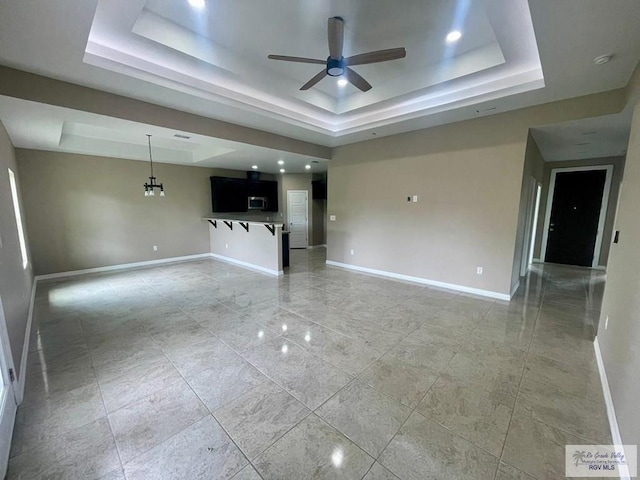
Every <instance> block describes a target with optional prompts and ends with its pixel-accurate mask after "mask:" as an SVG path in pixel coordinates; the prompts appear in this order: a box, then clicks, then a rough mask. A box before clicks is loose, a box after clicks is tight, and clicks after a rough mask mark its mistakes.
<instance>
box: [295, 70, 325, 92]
mask: <svg viewBox="0 0 640 480" xmlns="http://www.w3.org/2000/svg"><path fill="white" fill-rule="evenodd" d="M326 76H327V71H326V70H322V71H321V72H320V73H318V74H317V75H316V76H315V77H313V78H312V79H311V80H309V81H308V82H307V83H305V84H304V85H303V86H302V87H300V90H309V89H310V88H311V87H313V86H314V85H315V84H316V83H318V82H319V81H320V80H322V79H323V78H324V77H326Z"/></svg>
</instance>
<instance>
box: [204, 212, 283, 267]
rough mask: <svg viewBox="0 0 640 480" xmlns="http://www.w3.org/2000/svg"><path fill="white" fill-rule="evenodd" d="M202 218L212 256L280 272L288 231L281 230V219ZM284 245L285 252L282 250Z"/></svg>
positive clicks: (246, 265) (245, 265)
mask: <svg viewBox="0 0 640 480" xmlns="http://www.w3.org/2000/svg"><path fill="white" fill-rule="evenodd" d="M204 220H206V221H207V222H208V223H209V242H210V245H211V254H212V256H214V257H215V258H218V259H220V260H224V261H228V262H231V263H235V264H237V265H241V266H244V267H249V268H253V269H256V270H259V271H261V272H264V273H269V274H271V275H282V274H284V267H286V266H288V257H289V255H288V253H289V252H288V242H287V238H286V236H287V234H288V232H283V224H282V222H271V221H264V222H260V221H255V220H241V219H237V218H213V217H207V218H205V219H204ZM283 234H284V236H285V239H284V242H283ZM285 244H286V246H287V252H284V251H283V245H285ZM285 257H286V258H285Z"/></svg>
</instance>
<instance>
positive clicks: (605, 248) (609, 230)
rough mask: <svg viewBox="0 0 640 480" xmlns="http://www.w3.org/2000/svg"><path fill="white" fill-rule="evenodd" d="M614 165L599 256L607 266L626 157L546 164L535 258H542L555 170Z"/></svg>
mask: <svg viewBox="0 0 640 480" xmlns="http://www.w3.org/2000/svg"><path fill="white" fill-rule="evenodd" d="M600 165H613V175H612V177H611V190H610V191H609V198H608V203H607V213H606V218H605V224H604V234H603V236H602V247H601V248H600V254H599V256H598V259H599V262H598V265H601V266H606V265H607V261H608V258H609V248H610V246H611V239H612V236H613V222H614V219H615V215H616V206H617V205H618V196H619V194H620V182H622V173H623V171H624V157H608V158H590V159H585V160H568V161H564V162H547V163H545V164H544V177H543V181H542V194H541V199H540V212H539V215H538V226H537V230H536V246H535V250H534V257H535V258H540V259H541V258H542V257H541V255H542V252H541V251H540V250H541V248H542V236H543V233H544V218H545V215H546V212H547V207H548V205H547V202H548V196H549V188H550V187H549V186H550V184H551V171H552V170H553V169H554V168H572V167H586V166H600Z"/></svg>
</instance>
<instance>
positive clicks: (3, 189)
mask: <svg viewBox="0 0 640 480" xmlns="http://www.w3.org/2000/svg"><path fill="white" fill-rule="evenodd" d="M9 168H10V169H11V170H12V171H13V172H14V173H15V175H16V180H17V183H18V195H19V196H20V197H21V199H22V207H23V208H22V210H21V213H22V217H23V218H22V220H23V224H24V220H25V216H26V212H25V208H24V201H23V200H24V195H23V194H22V193H23V191H24V188H23V186H22V185H21V184H22V178H21V175H20V172H19V171H18V167H17V164H16V157H15V151H14V148H13V145H12V144H11V140H10V139H9V136H8V135H7V132H6V130H5V129H4V125H2V122H0V237H1V238H2V241H1V242H0V243H1V245H2V246H1V247H0V297H2V304H3V307H4V316H5V319H6V323H7V330H8V332H9V342H10V345H11V354H12V358H13V363H14V365H15V367H16V371H17V373H18V377H20V375H22V372H21V371H20V366H21V365H20V362H21V357H22V347H23V345H24V339H25V334H26V329H27V316H28V313H29V301H30V299H31V287H32V285H33V273H32V268H31V266H32V262H31V255H30V254H29V253H28V258H29V265H27V268H26V269H24V268H23V267H22V256H21V254H20V244H19V242H18V230H17V228H16V217H15V214H14V207H13V200H12V197H11V189H10V187H9V172H8V170H7V169H9ZM21 187H22V188H21ZM23 227H24V230H25V236H26V239H27V242H28V239H29V236H28V234H27V231H26V225H23Z"/></svg>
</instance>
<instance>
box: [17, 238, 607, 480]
mask: <svg viewBox="0 0 640 480" xmlns="http://www.w3.org/2000/svg"><path fill="white" fill-rule="evenodd" d="M603 286H604V278H603V275H602V273H600V272H593V271H590V270H583V269H573V268H567V267H558V266H556V267H550V266H544V267H542V266H538V267H534V268H532V271H531V272H530V274H529V275H528V277H527V278H526V279H525V281H524V282H523V284H522V286H521V288H520V290H519V291H518V293H517V296H516V298H514V300H513V301H512V302H511V303H503V302H499V301H493V300H490V299H486V298H477V297H471V296H466V295H461V294H457V293H455V292H451V291H445V290H438V289H433V288H426V287H423V286H419V285H415V284H409V283H402V282H396V281H391V280H387V279H381V278H377V277H372V276H367V275H362V274H357V273H352V272H348V271H344V270H340V269H336V268H331V267H326V266H325V264H324V250H322V249H318V250H310V251H294V252H292V267H291V270H290V272H289V273H288V274H287V275H285V276H284V277H283V278H280V279H276V278H273V277H269V276H265V275H263V274H260V273H255V272H252V271H250V270H246V269H243V268H239V267H236V266H233V265H230V264H226V263H222V262H219V261H215V260H208V259H207V260H202V261H194V262H188V263H180V264H171V265H165V266H159V267H154V268H148V269H140V270H133V271H126V272H120V273H111V274H102V275H92V276H82V277H75V278H71V279H67V280H64V281H59V282H56V283H49V284H40V285H39V286H38V289H37V296H36V307H35V315H34V325H33V331H32V337H31V346H30V353H29V367H28V376H27V380H26V397H25V401H24V403H23V404H22V405H21V406H20V408H19V411H18V418H17V425H16V428H15V432H14V438H13V445H12V453H11V460H10V466H9V478H10V479H45V478H46V479H54V478H55V479H82V480H90V479H103V480H105V479H109V480H118V479H120V480H121V479H125V478H126V479H127V480H138V479H144V480H150V479H171V480H180V479H189V480H191V479H223V478H233V479H235V480H241V479H242V480H249V479H261V478H262V479H275V480H286V479H293V480H304V479H325V478H327V479H333V478H337V479H342V478H344V479H365V480H381V479H385V480H391V479H402V480H411V479H419V480H424V479H434V480H435V479H437V480H443V479H455V480H463V479H481V480H492V479H499V480H514V479H519V480H524V479H532V478H533V479H554V480H555V479H560V478H564V445H565V444H594V443H595V444H599V443H610V435H609V428H608V423H607V416H606V411H605V407H604V402H603V398H602V392H601V387H600V380H599V376H598V372H597V367H596V361H595V357H594V352H593V344H592V338H593V326H592V323H593V322H595V321H597V315H598V309H599V300H600V299H601V296H602V290H603Z"/></svg>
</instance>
